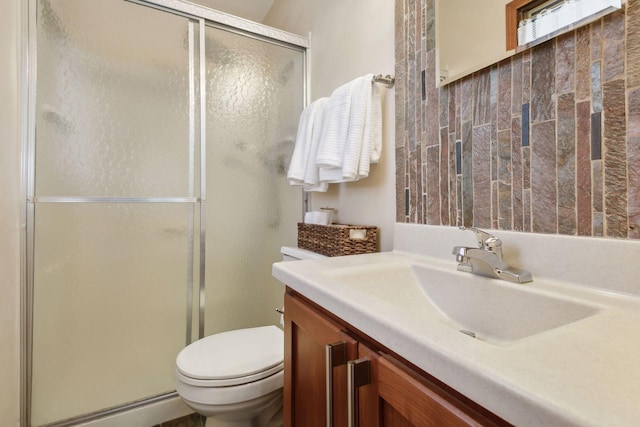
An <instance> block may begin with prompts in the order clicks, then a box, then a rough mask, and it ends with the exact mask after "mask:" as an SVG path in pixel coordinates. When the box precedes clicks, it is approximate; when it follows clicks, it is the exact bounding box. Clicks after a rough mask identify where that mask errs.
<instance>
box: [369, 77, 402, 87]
mask: <svg viewBox="0 0 640 427" xmlns="http://www.w3.org/2000/svg"><path fill="white" fill-rule="evenodd" d="M372 80H373V82H374V83H380V84H382V85H384V86H385V87H388V88H392V87H393V85H395V84H396V78H395V77H393V76H390V75H389V74H387V75H386V76H382V74H376V75H375V76H373V79H372Z"/></svg>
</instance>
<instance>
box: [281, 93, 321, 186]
mask: <svg viewBox="0 0 640 427" xmlns="http://www.w3.org/2000/svg"><path fill="white" fill-rule="evenodd" d="M315 107H316V105H315V103H313V104H311V105H309V106H307V108H305V109H304V110H303V111H302V114H300V120H299V122H298V133H297V135H296V143H295V147H294V149H293V155H292V156H291V163H290V164H289V171H288V172H287V179H288V180H289V184H291V185H303V184H304V174H305V169H306V167H307V161H308V158H309V151H310V150H309V149H310V146H311V135H312V133H311V132H312V131H313V119H314V114H315V111H314V110H315Z"/></svg>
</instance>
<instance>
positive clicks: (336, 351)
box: [325, 341, 347, 427]
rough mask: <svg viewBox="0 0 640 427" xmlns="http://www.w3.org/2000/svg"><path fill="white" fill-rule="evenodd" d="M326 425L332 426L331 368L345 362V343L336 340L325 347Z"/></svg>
mask: <svg viewBox="0 0 640 427" xmlns="http://www.w3.org/2000/svg"><path fill="white" fill-rule="evenodd" d="M325 351H326V357H325V375H326V399H327V402H326V417H327V427H333V368H334V367H336V366H340V365H344V364H345V363H347V343H346V342H345V341H338V342H335V343H333V344H327V346H326V347H325Z"/></svg>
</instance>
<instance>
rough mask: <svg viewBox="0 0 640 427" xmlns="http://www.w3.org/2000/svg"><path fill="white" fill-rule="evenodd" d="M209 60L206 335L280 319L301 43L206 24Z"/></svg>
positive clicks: (295, 200)
mask: <svg viewBox="0 0 640 427" xmlns="http://www.w3.org/2000/svg"><path fill="white" fill-rule="evenodd" d="M205 35H206V38H205V46H206V70H207V78H206V82H207V86H206V89H207V106H206V115H207V119H206V125H207V150H206V158H207V168H206V200H207V201H206V299H205V301H206V303H205V313H206V314H205V316H204V318H205V335H209V334H212V333H216V332H219V331H225V330H230V329H236V328H243V327H250V326H258V325H266V324H274V323H277V322H278V320H279V316H278V315H277V313H276V312H275V310H274V309H275V308H276V307H280V306H281V305H282V303H283V294H284V289H283V287H282V285H281V284H279V283H278V282H277V281H276V280H275V279H273V277H272V276H271V264H272V263H273V262H275V261H279V260H280V259H281V255H280V247H281V246H282V245H291V244H294V245H295V241H296V223H297V221H299V220H300V218H301V212H302V194H301V191H300V190H299V189H296V188H292V187H290V186H289V185H288V182H287V178H286V174H287V169H288V162H289V160H290V157H291V153H292V152H293V145H294V140H295V136H296V130H297V125H298V123H297V122H298V117H299V116H300V113H301V111H302V108H303V102H304V52H303V51H301V50H300V49H295V48H291V47H288V46H285V45H278V44H273V43H270V42H269V41H265V40H260V39H257V38H253V37H246V36H243V35H240V34H237V33H235V32H231V31H227V30H225V29H221V28H214V27H211V26H207V27H206V30H205Z"/></svg>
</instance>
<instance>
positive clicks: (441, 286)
mask: <svg viewBox="0 0 640 427" xmlns="http://www.w3.org/2000/svg"><path fill="white" fill-rule="evenodd" d="M411 269H412V271H413V274H414V276H415V278H416V279H417V282H418V283H419V286H420V288H421V289H422V291H423V292H424V295H426V297H427V299H428V300H429V301H430V302H431V304H432V305H433V306H435V307H436V308H437V309H438V310H439V311H440V312H441V313H442V314H443V315H444V316H445V317H447V318H448V319H450V320H451V321H452V322H453V323H454V324H455V327H456V328H458V329H459V330H460V331H464V333H467V334H468V335H472V336H474V335H475V337H476V338H478V339H481V340H483V341H487V342H491V343H495V344H507V343H509V342H513V341H517V340H520V339H523V338H526V337H529V336H532V335H535V334H538V333H541V332H544V331H548V330H551V329H555V328H558V327H561V326H563V325H567V324H570V323H573V322H577V321H579V320H581V319H584V318H586V317H589V316H592V315H594V314H595V313H597V312H598V308H597V307H594V306H592V305H589V304H586V303H581V302H577V301H575V300H571V299H567V298H563V297H561V296H556V295H550V294H548V293H544V292H540V291H537V290H535V282H531V283H529V284H514V283H509V282H505V281H502V280H496V279H488V278H484V277H479V276H476V275H473V274H467V273H459V272H448V271H443V270H439V269H432V268H429V267H427V266H421V265H413V266H412V267H411Z"/></svg>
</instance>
